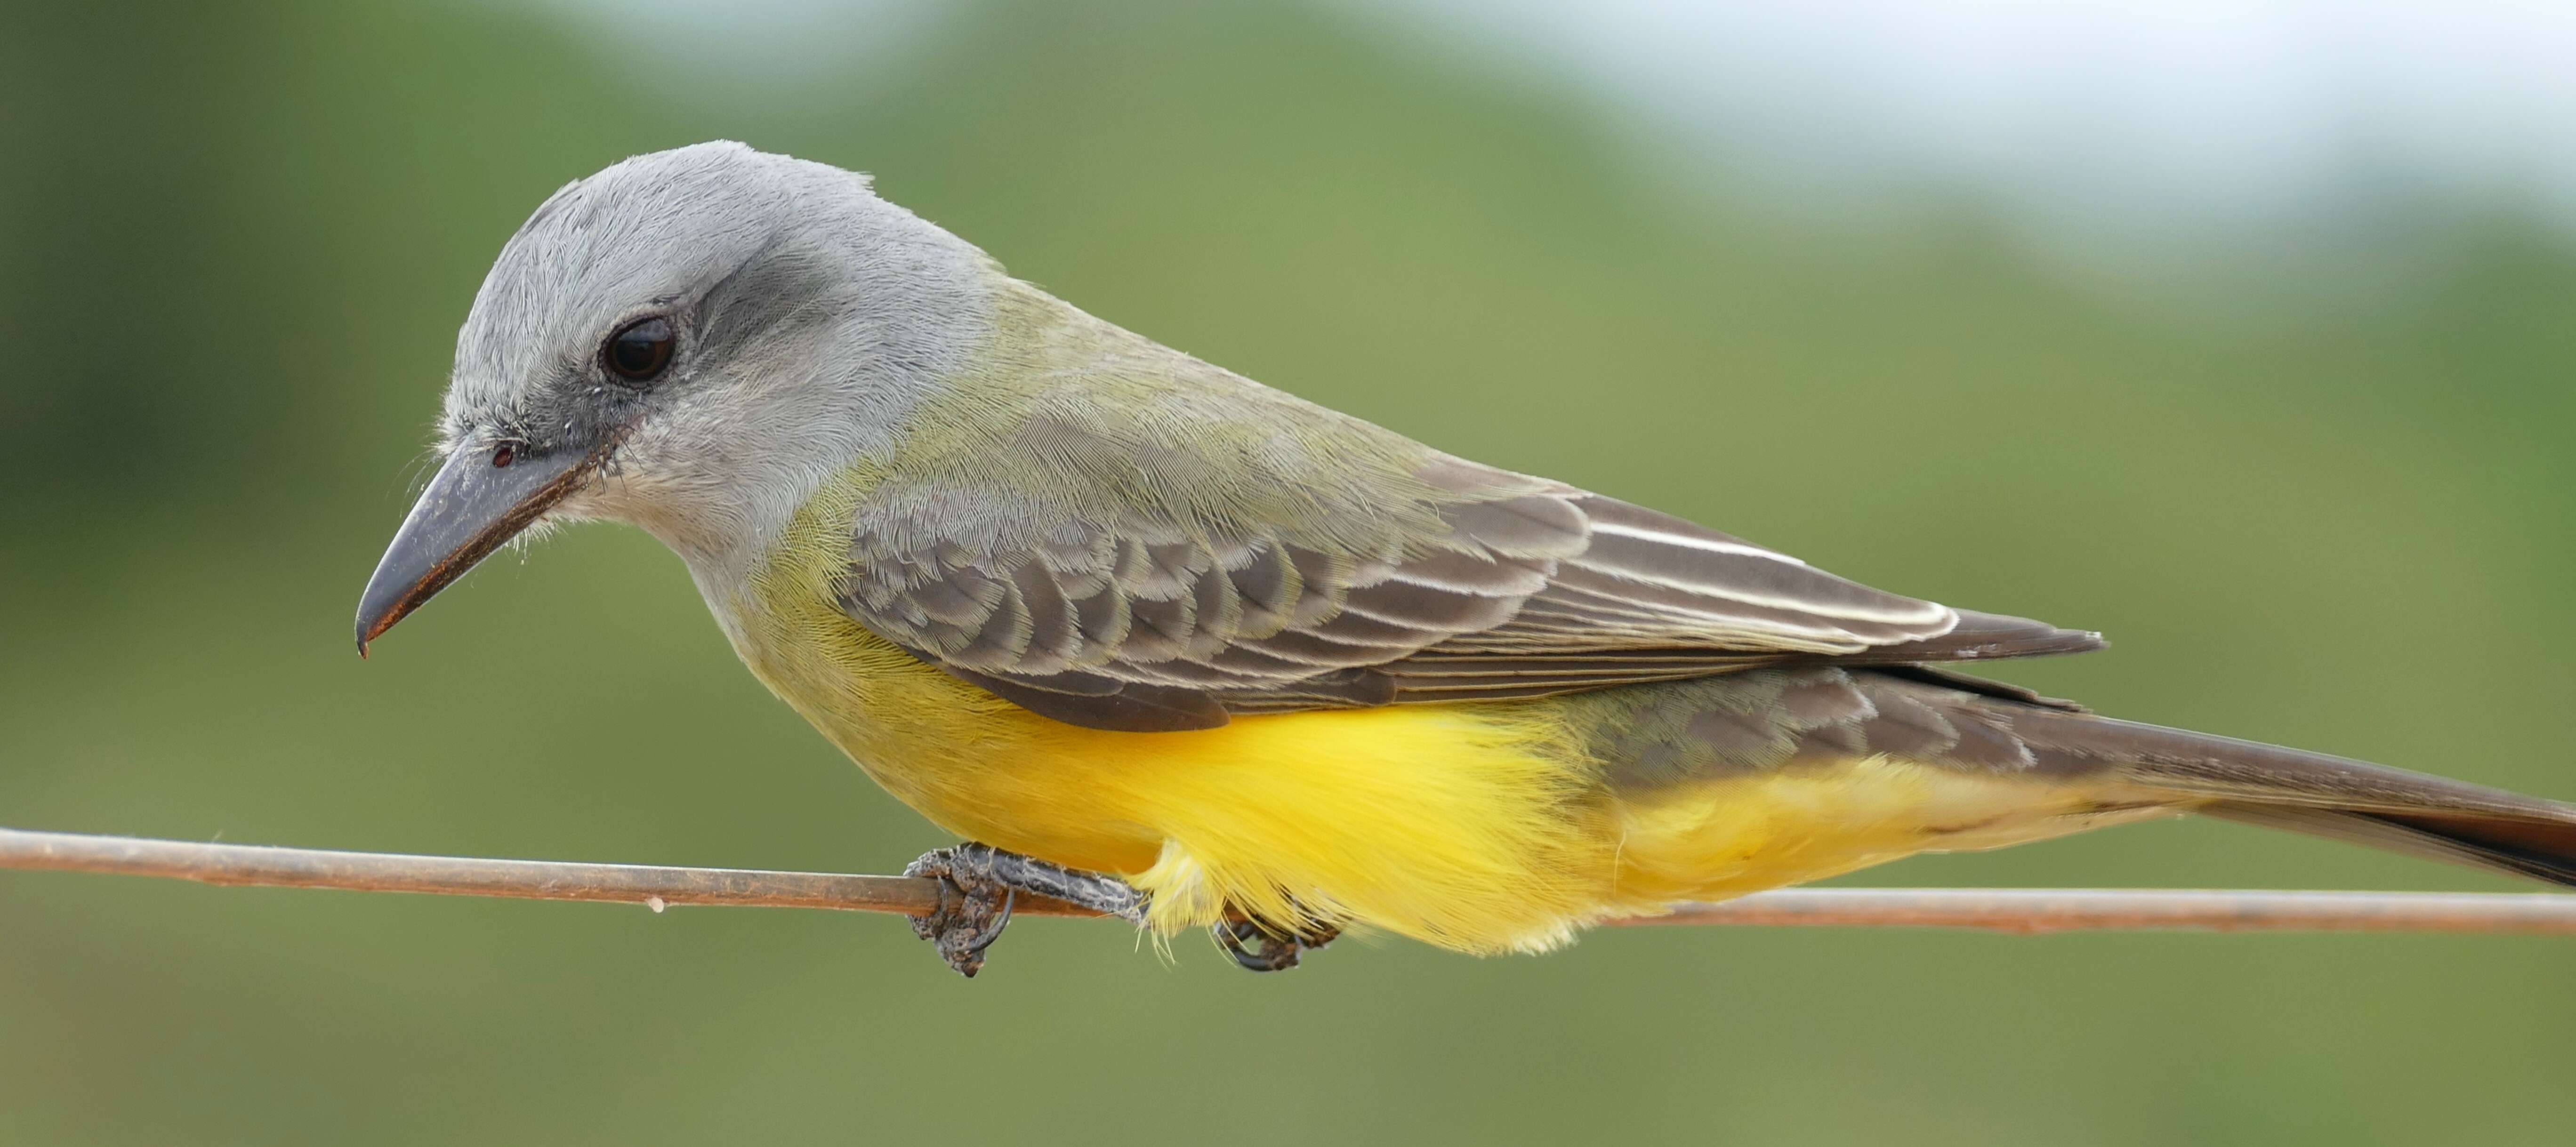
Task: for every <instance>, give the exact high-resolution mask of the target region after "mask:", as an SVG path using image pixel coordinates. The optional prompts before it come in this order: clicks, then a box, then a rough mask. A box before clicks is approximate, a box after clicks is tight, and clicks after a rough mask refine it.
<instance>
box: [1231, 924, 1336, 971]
mask: <svg viewBox="0 0 2576 1147" xmlns="http://www.w3.org/2000/svg"><path fill="white" fill-rule="evenodd" d="M1208 931H1210V932H1212V933H1215V935H1216V942H1217V946H1218V947H1220V948H1223V949H1225V954H1226V955H1229V956H1232V957H1234V962H1235V963H1238V964H1241V965H1243V966H1244V967H1245V968H1248V969H1250V970H1252V971H1255V972H1284V971H1287V970H1288V969H1290V968H1294V967H1296V966H1297V958H1298V957H1299V956H1302V955H1304V954H1305V953H1307V952H1308V951H1311V950H1313V949H1316V948H1321V947H1323V946H1324V945H1326V944H1330V943H1332V942H1333V940H1334V938H1335V937H1337V936H1340V935H1341V932H1340V930H1338V929H1334V928H1324V929H1321V930H1319V931H1316V932H1312V933H1303V934H1301V933H1290V932H1281V931H1276V930H1274V929H1272V928H1271V927H1270V926H1268V925H1266V924H1262V923H1259V922H1257V921H1252V920H1244V919H1233V920H1219V921H1217V922H1216V923H1215V924H1212V925H1210V926H1209V927H1208Z"/></svg>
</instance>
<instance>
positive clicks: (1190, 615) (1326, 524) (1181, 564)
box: [838, 454, 2100, 731]
mask: <svg viewBox="0 0 2576 1147" xmlns="http://www.w3.org/2000/svg"><path fill="white" fill-rule="evenodd" d="M1393 485H1394V486H1396V487H1399V488H1397V489H1392V490H1387V491H1380V493H1381V494H1382V495H1383V496H1381V497H1380V498H1378V499H1377V501H1376V502H1375V503H1374V504H1373V505H1370V506H1369V507H1367V508H1366V509H1361V508H1356V507H1351V506H1342V507H1339V508H1336V507H1334V506H1331V505H1321V504H1317V505H1307V506H1306V509H1305V511H1304V512H1300V513H1294V514H1280V515H1276V516H1275V517H1276V519H1277V520H1264V519H1261V518H1259V517H1257V516H1249V515H1242V514H1217V513H1195V514H1194V513H1190V512H1187V511H1185V510H1176V509H1170V508H1162V509H1151V510H1147V509H1137V508H1135V505H1134V503H1133V502H1132V501H1131V502H1130V503H1129V504H1127V505H1122V506H1120V507H1119V508H1117V509H1115V510H1109V509H1105V508H1104V507H1103V506H1102V505H1100V504H1099V503H1096V502H1095V503H1094V504H1092V505H1091V506H1090V507H1089V508H1088V509H1085V508H1082V507H1073V508H1066V507H1062V506H1031V505H1013V506H1010V507H1007V512H1001V513H996V512H995V511H994V505H993V498H994V496H993V495H991V494H990V493H989V492H983V491H971V490H958V489H941V490H933V491H923V490H920V489H908V490H905V489H897V490H890V491H888V492H884V493H882V494H881V496H878V497H874V498H871V499H870V500H869V503H868V504H867V505H864V506H863V507H862V509H861V512H860V514H859V518H858V521H857V523H856V525H857V529H856V530H855V532H854V536H853V542H852V548H851V553H850V559H851V560H850V563H849V565H848V567H847V572H846V574H845V576H844V577H843V579H842V581H841V583H840V585H839V587H838V589H839V592H840V595H841V604H842V606H843V608H844V609H845V610H847V611H848V612H849V614H850V615H851V616H852V617H853V618H855V619H856V620H858V621H859V622H860V623H861V624H863V625H865V626H867V627H868V628H869V629H871V630H873V631H874V632H876V633H877V634H879V635H880V636H883V637H885V638H886V639H888V640H890V641H892V642H894V643H895V644H897V645H900V646H902V647H904V648H905V649H908V650H910V651H912V652H913V653H914V654H915V655H917V656H919V657H921V658H923V659H924V660H925V661H928V662H930V663H932V664H935V665H938V666H940V667H941V668H943V669H946V670H947V671H948V672H950V673H952V674H955V675H956V676H958V677H960V678H963V679H965V680H967V681H971V682H973V683H975V684H977V685H980V686H982V687H984V688H986V689H988V690H990V691H992V692H993V693H995V694H997V695H999V696H1002V697H1004V698H1006V699H1008V700H1010V701H1012V702H1014V703H1017V704H1019V705H1021V706H1023V707H1025V708H1028V709H1031V710H1033V711H1035V712H1038V713H1042V714H1044V715H1046V716H1049V717H1053V718H1056V719H1058V720H1062V721H1066V722H1068V723H1071V724H1076V725H1084V726H1090V727H1095V728H1107V729H1125V730H1147V731H1152V730H1172V729H1189V728H1206V727H1212V726H1216V725H1221V724H1224V723H1225V722H1226V720H1227V718H1228V717H1229V715H1231V714H1240V713H1264V712H1282V711H1289V710H1297V709H1313V708H1335V707H1352V706H1369V705H1382V704H1389V703H1396V702H1413V701H1449V700H1485V699H1501V698H1511V697H1530V696H1541V695H1546V694H1553V693H1565V692H1573V691H1578V690H1586V689H1597V688H1603V687H1606V686H1612V685H1622V684H1629V683H1635V682H1641V681H1660V680H1674V679H1680V678H1689V677H1702V676H1707V675H1710V674H1714V673H1726V672H1732V671H1736V670H1741V669H1746V668H1751V667H1755V666H1761V665H1773V664H1781V663H1806V662H1824V661H1831V662H1838V663H1851V664H1909V663H1916V662H1927V661H1958V660H1968V659H1976V658H1987V657H2007V656H2021V655H2027V654H2035V653H2055V652H2071V651H2076V650H2082V649H2090V648H2094V647H2096V646H2098V645H2099V644H2100V640H2099V638H2098V637H2096V636H2095V635H2092V634H2087V633H2078V632H2073V631H2068V630H2062V629H2058V628H2056V627H2054V626H2049V625H2045V624H2042V623H2039V622H2033V621H2025V620H2022V619H2019V618H2006V617H1998V616H1994V615H1988V614H1975V613H1965V612H1961V611H1956V610H1952V609H1950V608H1948V607H1945V606H1942V605H1938V604H1935V603H1932V602H1927V601H1919V600H1916V599H1913V598H1907V597H1900V596H1897V595H1895V594H1891V593H1886V592H1883V591H1880V590H1876V589H1872V588H1869V587H1868V586H1864V585H1860V584H1858V583H1855V582H1851V581H1847V580H1845V579H1843V578H1839V577H1836V576H1834V575H1832V574H1829V573H1826V572H1824V571H1822V570H1819V569H1816V568H1814V567H1812V566H1809V565H1807V564H1806V563H1804V562H1801V561H1799V560H1797V559H1795V558H1792V557H1789V556H1787V555H1785V554H1781V553H1778V552H1776V551H1772V550H1768V549H1764V548H1762V547H1760V546H1756V545H1753V544H1751V543H1749V542H1746V541H1744V540H1742V539H1740V538H1735V537H1732V536H1729V535H1726V534H1722V533H1718V532H1717V531H1714V530H1709V529H1705V528H1703V527H1700V526H1697V525H1694V524H1692V523H1690V522H1687V521H1683V520H1682V519H1679V518H1675V517H1672V516H1669V515H1665V514H1659V513H1656V512H1654V511H1651V510H1647V509H1643V508H1641V507H1638V506H1634V505H1631V504H1629V503H1626V502H1621V501H1619V500H1617V499H1613V498H1606V497H1603V496H1601V495H1598V494H1592V493H1587V492H1585V491H1582V490H1578V489H1575V488H1572V487H1569V486H1564V485H1561V484H1557V483H1552V482H1547V481H1544V480H1540V479H1533V478H1528V477H1525V476H1522V475H1518V474H1512V473H1508V472H1505V471H1500V470H1495V469H1492V468H1490V467H1485V466H1481V465H1477V464H1475V463H1471V462H1466V461H1464V460H1461V459H1456V458H1451V457H1448V456H1445V455H1438V454H1427V455H1426V456H1425V457H1422V458H1420V459H1418V460H1417V464H1416V465H1414V467H1413V470H1412V473H1411V475H1410V477H1409V480H1407V481H1404V482H1400V483H1394V484H1393ZM967 506H972V507H974V508H975V509H976V510H978V511H980V512H979V513H963V512H955V511H958V510H960V509H961V508H962V507H967ZM996 520H1000V521H1003V522H1006V523H1010V527H1009V528H997V527H995V526H993V525H992V522H994V521H996ZM943 522H956V523H962V522H973V523H976V524H975V525H974V526H973V527H972V528H968V527H966V526H963V525H947V526H943V524H942V523H943Z"/></svg>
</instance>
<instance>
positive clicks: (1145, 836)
mask: <svg viewBox="0 0 2576 1147" xmlns="http://www.w3.org/2000/svg"><path fill="white" fill-rule="evenodd" d="M729 612H730V613H731V616H730V617H729V618H728V624H727V626H726V629H727V631H728V634H729V635H730V636H731V637H732V639H733V642H734V648H735V651H736V652H737V653H738V654H740V655H741V657H742V659H743V662H744V664H746V665H748V666H749V667H750V668H751V671H752V673H753V674H754V675H755V676H757V677H759V678H760V680H761V682H762V683H763V684H765V685H767V686H768V687H769V689H770V691H771V692H773V693H776V694H777V695H778V696H779V698H780V699H782V700H784V701H786V702H787V703H788V704H789V705H790V706H792V707H793V708H795V710H796V711H797V712H798V713H799V714H801V715H803V716H804V718H805V719H806V720H807V721H808V722H811V723H812V724H813V725H814V727H815V729H816V730H818V731H820V732H821V733H822V734H823V735H824V736H825V737H826V738H828V739H830V740H831V741H832V743H833V744H835V745H837V746H839V747H840V749H841V750H842V751H843V752H845V753H847V754H849V756H850V758H851V759H852V760H853V761H856V762H857V763H858V765H859V767H860V768H862V769H864V770H865V771H866V772H867V774H868V776H869V777H870V778H871V779H873V780H875V781H876V782H877V784H879V785H880V786H882V787H884V788H885V790H886V791H887V792H888V793H891V794H892V795H893V796H894V797H895V798H896V799H897V800H900V801H902V802H904V803H905V804H906V805H909V806H911V807H912V808H913V809H914V810H916V811H918V812H920V813H921V814H922V815H924V816H926V817H928V818H930V819H931V820H932V821H933V822H935V823H937V824H939V825H940V826H941V827H943V828H946V829H948V830H949V831H951V832H955V833H957V834H959V835H961V836H965V837H968V838H971V839H975V840H980V841H983V842H985V843H989V844H994V845H999V846H1001V847H1003V848H1008V849H1011V850H1012V851H1015V852H1024V853H1028V854H1030V855H1034V856H1041V857H1044V858H1046V859H1049V860H1054V861H1057V862H1058V863H1063V864H1071V865H1076V866H1079V867H1084V868H1092V869H1100V870H1107V871H1137V870H1140V869H1142V868H1145V867H1147V866H1149V865H1151V864H1152V863H1153V861H1154V858H1155V854H1156V851H1157V850H1158V849H1159V848H1160V847H1161V844H1162V837H1161V836H1160V835H1159V834H1158V833H1155V832H1153V831H1151V830H1149V829H1148V828H1147V827H1145V825H1143V824H1142V823H1140V818H1139V817H1138V815H1137V814H1136V811H1135V810H1134V809H1132V808H1130V807H1127V806H1128V805H1130V804H1132V803H1133V802H1132V801H1131V800H1130V799H1128V795H1127V794H1128V786H1127V785H1125V784H1122V783H1121V782H1122V781H1123V780H1125V779H1126V778H1125V777H1124V776H1123V775H1122V774H1123V770H1122V765H1121V761H1122V752H1121V750H1120V746H1118V745H1116V744H1114V743H1096V742H1099V741H1101V740H1102V738H1101V737H1095V736H1091V735H1088V734H1091V733H1093V732H1094V731H1090V730H1073V729H1069V728H1067V727H1065V726H1062V725H1059V724H1057V723H1055V722H1052V721H1048V720H1047V719H1046V718H1043V717H1039V716H1037V715H1035V714H1033V713H1030V712H1028V711H1026V710H1023V709H1021V708H1019V707H1017V706H1015V705H1012V704H1010V703H1008V702H1006V701H1003V700H1001V699H1000V698H997V697H994V696H993V695H992V694H990V693H986V692H984V691H983V690H981V689H977V688H975V687H973V686H971V685H968V684H966V683H965V682H962V681H959V680H957V679H956V678H954V677H951V676H949V675H948V674H946V673H942V672H940V671H939V670H938V669H936V668H934V667H932V666H929V665H926V664H924V663H922V662H921V661H920V660H919V659H918V658H915V657H913V656H912V655H911V654H909V653H906V652H905V651H903V650H902V649H900V648H898V647H896V646H895V645H893V644H892V643H890V642H887V641H886V640H885V639H883V638H880V637H878V636H876V635H875V634H873V633H870V632H868V631H867V630H866V629H865V628H864V627H862V626H860V625H859V624H858V623H856V622H854V621H852V620H850V619H849V617H848V616H847V615H845V614H843V613H842V612H841V611H840V610H839V609H838V608H836V607H834V606H832V605H831V604H830V603H829V602H828V601H826V600H823V599H821V598H820V597H819V596H811V595H809V596H806V597H804V598H802V599H801V600H800V599H799V598H798V597H795V596H779V595H772V596H770V597H769V598H767V599H766V600H761V599H752V600H746V601H743V602H740V603H736V604H735V606H734V607H733V608H732V609H731V610H730V611H729ZM1106 736H1108V737H1110V738H1112V739H1114V737H1115V735H1106Z"/></svg>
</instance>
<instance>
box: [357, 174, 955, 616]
mask: <svg viewBox="0 0 2576 1147" xmlns="http://www.w3.org/2000/svg"><path fill="white" fill-rule="evenodd" d="M1000 279H1001V277H1000V276H999V275H998V274H997V273H996V269H995V268H994V267H993V265H992V264H991V262H990V261H989V260H988V259H986V258H985V257H984V255H983V254H982V253H981V252H979V251H977V250H975V249H974V248H973V247H971V246H969V245H967V244H966V243H964V242H963V241H961V240H959V239H957V238H956V237H955V236H952V235H950V234H948V233H947V232H945V231H942V230H940V229H939V228H937V227H934V226H932V225H931V224H929V223H926V222H924V221H922V220H921V219H919V218H917V217H915V216H914V215H912V214H911V213H910V212H907V211H905V210H903V209H902V208H900V207H896V206H894V205H892V204H890V203H887V202H885V201H884V200H882V199H879V198H877V197H876V195H875V194H874V193H873V192H871V191H870V190H869V189H868V181H867V178H866V177H865V176H862V175H858V174H855V173H852V172H847V171H843V170H840V169H838V168H834V167H828V166H825V165H823V164H819V163H808V162H805V161H803V160H797V159H792V158H789V157H786V156H781V155H770V154H766V153H762V152H757V151H753V150H752V149H750V148H748V147H745V146H743V145H741V144H737V143H706V144H698V145H696V146H693V147H684V148H680V149H677V150H674V151H665V152H658V153H655V154H652V155H645V156H638V157H636V158H633V159H629V160H627V161H625V162H623V163H619V164H617V165H616V166H613V167H610V168H608V169H607V170H605V171H602V172H600V173H598V174H596V175H593V176H591V177H589V178H587V179H583V180H581V181H579V182H576V183H573V184H571V185H569V186H566V187H565V188H564V189H563V190H561V191H558V192H556V193H555V194H554V196H553V197H552V198H549V199H547V200H546V201H545V203H544V204H543V205H541V206H539V207H538V208H537V210H536V213H535V214H534V215H531V216H529V218H528V221H527V222H526V223H525V224H522V225H521V226H520V228H519V231H518V234H516V235H513V236H512V237H511V238H510V241H509V243H508V244H507V245H505V246H504V247H503V248H502V250H501V256H500V259H499V260H498V261H497V262H495V263H494V264H493V266H492V271H491V273H490V274H489V275H488V276H486V277H485V278H484V280H483V289H482V290H481V291H480V292H479V293H478V294H477V295H476V296H475V299H474V307H473V310H472V312H471V313H470V314H468V315H467V317H466V320H465V326H464V329H463V330H461V331H459V332H458V334H457V340H456V366H455V373H454V375H453V377H452V379H451V381H450V383H449V386H448V391H447V403H446V409H445V412H444V414H443V416H442V418H441V420H440V424H439V437H440V450H441V453H442V454H443V456H444V461H443V464H442V466H441V467H440V469H439V472H438V474H437V476H436V477H434V478H433V479H432V480H431V482H430V485H429V488H428V490H427V491H425V492H424V493H423V494H422V495H421V498H420V502H419V504H418V505H416V506H415V507H413V510H412V514H411V517H410V518H409V519H407V520H406V521H405V522H404V523H403V528H402V531H401V532H400V533H399V534H398V535H397V536H396V537H395V539H394V543H393V545H392V547H391V548H390V549H388V550H387V551H386V553H385V557H384V561H383V563H382V564H380V565H379V566H378V567H377V569H376V573H375V577H374V578H373V579H372V580H371V581H370V582H369V584H368V587H367V591H366V594H365V596H364V598H363V599H362V601H361V602H360V606H359V611H358V640H359V647H360V649H361V651H363V650H364V649H365V646H366V643H367V642H368V641H369V640H371V639H373V638H374V637H375V636H377V635H378V634H381V633H382V632H384V631H385V630H386V629H388V628H391V627H392V625H393V624H394V623H395V622H396V621H399V620H401V618H402V617H403V615H404V614H407V613H409V612H410V611H411V610H412V609H414V608H416V607H417V606H419V605H420V603H422V602H424V601H426V600H428V599H429V597H430V596H431V595H432V594H435V593H437V592H438V590H439V589H440V588H442V587H444V586H445V585H447V584H448V583H449V582H451V581H453V580H455V579H456V578H457V577H458V576H461V575H462V574H463V573H464V572H465V571H466V570H467V569H470V568H472V566H473V565H474V563H475V562H477V561H480V560H481V559H482V558H483V557H485V556H486V555H488V554H490V553H491V552H492V551H493V550H495V549H497V548H499V547H500V546H501V545H502V544H504V543H506V542H507V541H508V540H509V539H510V538H511V537H513V536H515V535H516V534H518V533H519V532H520V531H522V530H524V529H526V528H528V527H529V526H531V525H533V524H535V523H537V522H538V521H540V520H541V519H577V518H611V519H616V520H620V521H627V522H631V523H634V524H636V525H639V526H642V527H644V528H645V529H647V530H649V531H651V532H653V533H654V534H655V535H656V536H658V537H660V538H661V539H662V540H663V541H664V542H666V543H668V544H669V545H670V546H671V547H672V548H673V549H675V550H677V551H679V552H680V554H681V555H682V556H683V557H684V558H687V559H688V560H689V562H690V564H691V566H692V568H693V569H697V570H699V571H700V572H701V576H702V577H703V576H704V575H705V572H706V567H708V566H710V565H717V564H722V563H725V562H728V561H733V560H737V559H738V558H739V556H740V555H743V554H745V553H748V552H755V551H757V550H760V549H763V548H765V547H766V544H767V542H768V541H769V540H771V539H772V538H774V536H775V533H776V531H777V530H778V529H779V528H781V527H782V526H783V525H784V524H785V522H786V521H787V518H788V517H789V515H791V514H792V513H793V512H794V510H795V508H796V506H798V505H799V504H801V503H802V502H803V501H804V499H805V497H806V496H807V495H808V494H810V493H811V492H812V491H813V490H814V489H815V488H816V487H817V486H818V485H820V484H821V483H822V482H823V481H824V480H825V479H826V478H827V477H828V476H829V475H830V474H831V473H832V472H833V471H835V470H837V469H838V468H840V467H842V466H845V465H847V464H848V463H849V461H850V460H851V459H853V458H856V457H860V456H863V455H865V454H866V453H868V452H870V451H872V450H875V449H880V448H882V447H883V446H884V445H885V444H886V443H887V441H888V440H889V439H890V437H891V435H892V434H893V433H894V430H895V427H896V426H897V425H898V423H899V422H900V420H901V419H902V417H903V416H904V414H905V413H906V412H907V411H909V410H910V409H911V407H912V405H913V404H914V403H915V402H917V401H918V399H919V398H920V396H921V395H922V394H923V393H925V392H926V391H927V390H928V389H929V388H930V387H932V386H933V385H935V384H936V383H937V382H938V380H939V379H940V378H941V377H943V376H945V375H947V374H948V373H950V372H951V371H953V370H954V369H956V367H957V366H958V365H959V364H960V363H961V362H962V361H963V359H964V358H965V357H966V356H967V355H968V354H970V353H971V352H972V350H973V349H974V347H975V346H976V345H978V344H979V343H980V342H981V341H982V339H983V337H984V334H985V331H986V324H987V319H988V316H989V314H990V307H991V298H990V292H991V290H992V286H993V284H994V283H996V282H998V281H1000Z"/></svg>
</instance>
